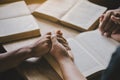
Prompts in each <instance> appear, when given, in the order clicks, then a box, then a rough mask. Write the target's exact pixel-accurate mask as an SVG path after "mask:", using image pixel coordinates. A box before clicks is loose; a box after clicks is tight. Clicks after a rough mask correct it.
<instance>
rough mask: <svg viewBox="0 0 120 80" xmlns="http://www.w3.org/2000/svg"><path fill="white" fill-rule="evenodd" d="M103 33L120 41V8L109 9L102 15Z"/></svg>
mask: <svg viewBox="0 0 120 80" xmlns="http://www.w3.org/2000/svg"><path fill="white" fill-rule="evenodd" d="M99 29H100V31H101V33H102V35H104V36H107V37H111V38H113V39H115V40H117V41H120V9H115V10H109V11H107V12H106V13H105V14H103V15H102V16H101V17H100V24H99Z"/></svg>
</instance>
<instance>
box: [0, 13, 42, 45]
mask: <svg viewBox="0 0 120 80" xmlns="http://www.w3.org/2000/svg"><path fill="white" fill-rule="evenodd" d="M0 26H1V29H0V43H6V42H10V41H15V40H20V39H25V38H30V37H36V36H40V29H39V26H38V24H37V23H36V21H35V19H34V17H33V16H32V15H26V16H21V17H15V18H9V19H3V20H0Z"/></svg>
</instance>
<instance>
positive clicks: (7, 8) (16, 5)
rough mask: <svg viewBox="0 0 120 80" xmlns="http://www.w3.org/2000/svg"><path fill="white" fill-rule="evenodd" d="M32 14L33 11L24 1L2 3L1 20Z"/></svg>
mask: <svg viewBox="0 0 120 80" xmlns="http://www.w3.org/2000/svg"><path fill="white" fill-rule="evenodd" d="M30 14H31V13H30V11H29V9H28V7H27V5H26V3H25V2H24V1H17V2H12V3H6V4H1V5H0V20H1V19H7V18H14V17H18V16H24V15H30Z"/></svg>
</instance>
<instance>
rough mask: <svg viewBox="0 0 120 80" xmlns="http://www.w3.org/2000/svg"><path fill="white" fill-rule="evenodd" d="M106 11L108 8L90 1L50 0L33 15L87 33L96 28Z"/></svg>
mask: <svg viewBox="0 0 120 80" xmlns="http://www.w3.org/2000/svg"><path fill="white" fill-rule="evenodd" d="M106 9H107V8H106V7H103V6H100V5H96V4H94V3H92V2H89V1H88V0H48V1H46V2H45V3H44V4H43V5H41V6H40V7H39V8H37V9H36V10H35V11H34V13H33V14H34V15H35V16H40V17H41V18H45V19H48V20H51V21H54V22H60V23H61V24H63V25H66V26H68V27H71V28H74V29H77V30H80V31H85V30H92V29H94V28H95V27H96V25H97V20H98V18H99V17H100V16H101V15H102V14H103V13H104V12H105V11H106Z"/></svg>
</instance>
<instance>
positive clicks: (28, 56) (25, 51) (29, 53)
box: [19, 47, 32, 59]
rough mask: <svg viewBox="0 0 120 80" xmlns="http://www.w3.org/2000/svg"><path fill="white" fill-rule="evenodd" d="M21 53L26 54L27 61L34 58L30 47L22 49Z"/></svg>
mask: <svg viewBox="0 0 120 80" xmlns="http://www.w3.org/2000/svg"><path fill="white" fill-rule="evenodd" d="M19 52H20V53H24V57H25V58H26V59H27V58H30V57H32V49H31V48H30V47H23V48H20V49H19Z"/></svg>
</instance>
